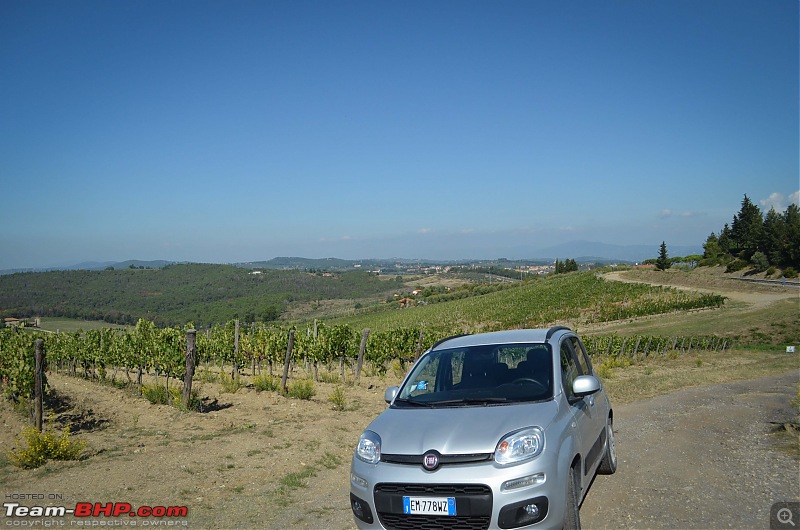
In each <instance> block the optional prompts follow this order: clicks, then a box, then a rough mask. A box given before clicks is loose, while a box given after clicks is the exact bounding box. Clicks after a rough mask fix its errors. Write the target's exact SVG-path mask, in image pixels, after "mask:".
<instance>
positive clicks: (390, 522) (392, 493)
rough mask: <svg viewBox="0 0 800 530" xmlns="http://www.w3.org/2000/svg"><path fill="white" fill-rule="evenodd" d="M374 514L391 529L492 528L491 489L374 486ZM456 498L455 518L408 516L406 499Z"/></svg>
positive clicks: (454, 485) (413, 485) (482, 485)
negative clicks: (404, 511)
mask: <svg viewBox="0 0 800 530" xmlns="http://www.w3.org/2000/svg"><path fill="white" fill-rule="evenodd" d="M374 493H375V511H376V512H377V514H378V518H379V519H380V522H381V524H382V525H383V526H384V527H386V528H389V529H395V528H396V529H398V530H411V529H420V530H422V529H429V528H430V529H442V530H446V529H459V530H460V529H462V528H463V529H466V530H480V529H486V528H489V524H490V522H491V515H492V489H491V488H490V487H489V486H486V485H484V484H410V483H404V484H400V483H381V484H376V485H375V491H374ZM405 496H416V497H455V499H456V515H455V516H446V515H406V514H404V513H403V497H405Z"/></svg>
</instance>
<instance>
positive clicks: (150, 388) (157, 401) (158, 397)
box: [142, 385, 169, 405]
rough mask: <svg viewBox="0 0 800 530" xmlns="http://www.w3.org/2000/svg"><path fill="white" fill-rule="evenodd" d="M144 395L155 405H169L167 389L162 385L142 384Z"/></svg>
mask: <svg viewBox="0 0 800 530" xmlns="http://www.w3.org/2000/svg"><path fill="white" fill-rule="evenodd" d="M142 396H144V397H145V399H147V401H149V402H150V403H153V404H154V405H167V404H168V403H169V400H168V399H167V389H166V388H164V387H163V386H161V385H142Z"/></svg>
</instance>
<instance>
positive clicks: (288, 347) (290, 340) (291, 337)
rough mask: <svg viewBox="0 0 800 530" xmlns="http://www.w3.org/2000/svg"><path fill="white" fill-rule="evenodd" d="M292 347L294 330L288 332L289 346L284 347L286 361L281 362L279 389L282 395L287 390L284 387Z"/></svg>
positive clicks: (287, 375)
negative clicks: (281, 371)
mask: <svg viewBox="0 0 800 530" xmlns="http://www.w3.org/2000/svg"><path fill="white" fill-rule="evenodd" d="M293 347H294V330H293V329H290V330H289V344H288V345H287V346H286V359H285V360H284V361H283V379H282V380H281V387H282V388H283V393H284V394H286V393H287V392H288V391H289V389H288V387H287V386H286V380H287V379H288V378H289V363H290V362H291V361H292V348H293Z"/></svg>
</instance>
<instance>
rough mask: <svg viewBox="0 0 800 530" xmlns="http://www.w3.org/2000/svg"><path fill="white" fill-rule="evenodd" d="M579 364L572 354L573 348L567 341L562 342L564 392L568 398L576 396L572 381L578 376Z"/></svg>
mask: <svg viewBox="0 0 800 530" xmlns="http://www.w3.org/2000/svg"><path fill="white" fill-rule="evenodd" d="M578 375H579V374H578V365H577V364H576V363H575V357H574V356H573V355H572V349H571V348H570V346H569V343H568V342H567V341H564V342H562V343H561V381H562V383H563V384H564V394H566V396H567V397H568V398H572V397H575V394H574V393H573V392H572V383H573V381H575V378H576V377H578Z"/></svg>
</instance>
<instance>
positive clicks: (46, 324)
mask: <svg viewBox="0 0 800 530" xmlns="http://www.w3.org/2000/svg"><path fill="white" fill-rule="evenodd" d="M105 328H123V329H133V326H121V325H119V324H109V323H108V322H102V321H99V320H81V319H77V318H59V317H42V318H40V319H39V328H38V329H42V330H44V331H53V332H56V331H68V332H74V331H78V330H83V331H88V330H90V329H105Z"/></svg>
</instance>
